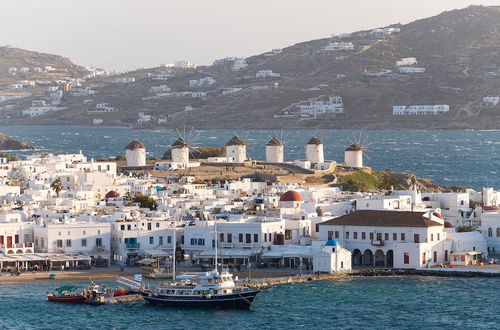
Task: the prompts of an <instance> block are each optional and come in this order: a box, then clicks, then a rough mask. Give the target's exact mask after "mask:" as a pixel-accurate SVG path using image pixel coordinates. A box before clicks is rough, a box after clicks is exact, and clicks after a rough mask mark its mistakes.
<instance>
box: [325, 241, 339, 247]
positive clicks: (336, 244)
mask: <svg viewBox="0 0 500 330" xmlns="http://www.w3.org/2000/svg"><path fill="white" fill-rule="evenodd" d="M338 245H339V242H337V241H336V240H334V239H330V240H328V241H327V242H326V244H325V246H338Z"/></svg>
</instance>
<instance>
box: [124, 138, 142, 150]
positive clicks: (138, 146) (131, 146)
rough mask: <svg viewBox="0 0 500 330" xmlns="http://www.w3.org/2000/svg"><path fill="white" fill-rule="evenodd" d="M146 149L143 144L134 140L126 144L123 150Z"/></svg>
mask: <svg viewBox="0 0 500 330" xmlns="http://www.w3.org/2000/svg"><path fill="white" fill-rule="evenodd" d="M136 149H146V147H145V146H144V144H143V143H142V142H141V141H139V140H134V141H132V142H130V143H129V144H128V146H127V147H126V148H125V150H136Z"/></svg>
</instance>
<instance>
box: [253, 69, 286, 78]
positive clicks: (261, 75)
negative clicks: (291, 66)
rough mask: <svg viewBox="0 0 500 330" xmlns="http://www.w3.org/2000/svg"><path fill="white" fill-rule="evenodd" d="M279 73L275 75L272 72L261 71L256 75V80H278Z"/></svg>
mask: <svg viewBox="0 0 500 330" xmlns="http://www.w3.org/2000/svg"><path fill="white" fill-rule="evenodd" d="M279 76H280V74H279V73H275V72H273V71H272V70H260V71H258V72H257V73H256V74H255V77H256V78H277V77H279Z"/></svg>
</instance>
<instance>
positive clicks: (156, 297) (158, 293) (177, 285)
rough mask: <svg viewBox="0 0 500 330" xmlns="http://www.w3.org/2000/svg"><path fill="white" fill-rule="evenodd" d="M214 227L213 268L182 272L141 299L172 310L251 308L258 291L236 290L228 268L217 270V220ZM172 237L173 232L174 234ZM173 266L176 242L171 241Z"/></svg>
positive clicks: (144, 293)
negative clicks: (170, 281) (202, 270)
mask: <svg viewBox="0 0 500 330" xmlns="http://www.w3.org/2000/svg"><path fill="white" fill-rule="evenodd" d="M214 228H215V233H214V235H215V267H214V269H213V270H211V271H208V272H198V273H184V274H182V275H179V276H175V266H174V276H173V278H174V281H173V282H172V283H165V284H161V285H160V286H159V287H157V288H156V289H154V290H149V291H146V290H144V291H142V295H143V297H144V299H145V300H146V301H147V302H149V303H151V304H155V305H165V306H173V307H210V308H225V309H226V308H228V309H229V308H232V309H248V308H250V307H251V305H252V303H253V301H254V299H255V297H256V296H257V294H258V293H259V292H260V291H259V289H255V288H248V287H237V286H236V285H235V283H234V280H233V274H231V273H230V272H229V270H228V268H227V266H222V267H221V271H220V272H219V270H218V258H217V245H218V244H217V243H218V242H217V220H215V222H214ZM174 237H175V231H174ZM174 265H175V241H174Z"/></svg>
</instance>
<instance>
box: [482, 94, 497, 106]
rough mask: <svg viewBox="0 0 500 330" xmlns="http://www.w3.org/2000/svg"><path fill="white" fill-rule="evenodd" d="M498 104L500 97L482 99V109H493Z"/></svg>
mask: <svg viewBox="0 0 500 330" xmlns="http://www.w3.org/2000/svg"><path fill="white" fill-rule="evenodd" d="M498 103H500V96H485V97H483V102H482V106H483V107H494V106H496V105H497V104H498Z"/></svg>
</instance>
